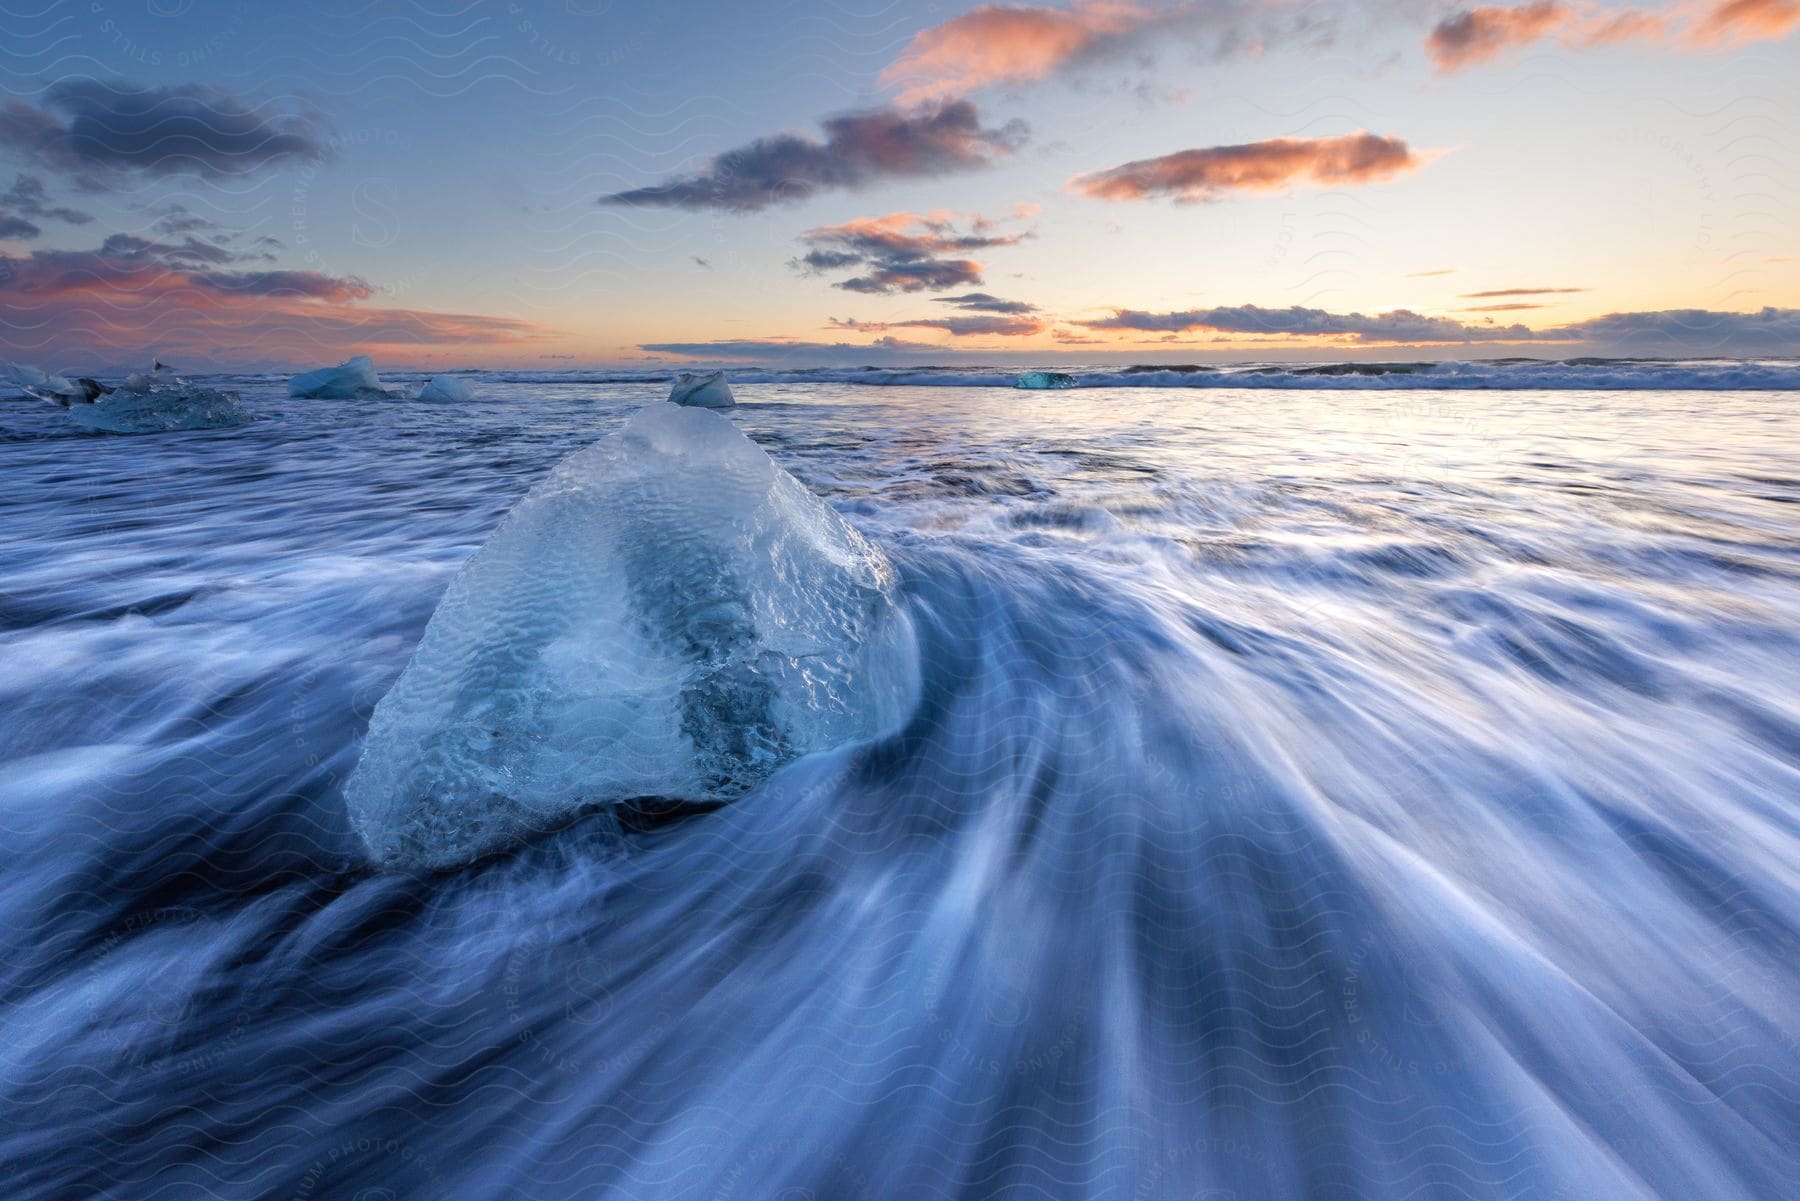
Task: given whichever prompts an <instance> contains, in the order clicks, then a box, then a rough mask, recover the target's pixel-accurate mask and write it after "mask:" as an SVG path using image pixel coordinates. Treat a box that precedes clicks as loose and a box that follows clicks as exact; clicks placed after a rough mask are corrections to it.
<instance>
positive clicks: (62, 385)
mask: <svg viewBox="0 0 1800 1201" xmlns="http://www.w3.org/2000/svg"><path fill="white" fill-rule="evenodd" d="M6 374H7V378H9V379H10V380H12V382H13V383H15V384H17V385H18V386H19V388H20V389H21V390H22V391H24V392H25V393H26V394H27V395H29V396H35V397H37V398H39V399H41V400H51V399H57V398H61V399H63V400H64V402H65V403H66V402H67V398H69V397H71V396H78V395H80V393H81V389H79V388H77V387H76V386H75V385H74V384H72V383H70V382H69V381H68V380H67V379H64V378H63V377H62V376H60V375H50V374H48V373H46V372H44V371H42V370H40V369H38V368H36V367H33V366H32V365H31V364H29V363H8V364H7V365H6Z"/></svg>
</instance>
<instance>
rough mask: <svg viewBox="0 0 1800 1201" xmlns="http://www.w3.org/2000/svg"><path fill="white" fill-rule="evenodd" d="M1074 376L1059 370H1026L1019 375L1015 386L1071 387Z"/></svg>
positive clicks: (1034, 387)
mask: <svg viewBox="0 0 1800 1201" xmlns="http://www.w3.org/2000/svg"><path fill="white" fill-rule="evenodd" d="M1074 386H1075V377H1074V376H1072V375H1065V374H1063V373H1062V372H1060V371H1027V372H1026V373H1025V374H1024V375H1021V376H1020V377H1019V380H1018V382H1017V383H1016V384H1014V385H1013V387H1015V388H1031V389H1039V388H1073V387H1074Z"/></svg>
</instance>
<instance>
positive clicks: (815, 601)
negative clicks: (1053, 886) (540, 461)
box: [345, 404, 918, 867]
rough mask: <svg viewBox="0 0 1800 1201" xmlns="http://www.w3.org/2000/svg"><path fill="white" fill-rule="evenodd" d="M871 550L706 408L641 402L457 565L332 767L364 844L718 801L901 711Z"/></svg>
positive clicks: (465, 840)
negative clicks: (352, 745) (403, 663)
mask: <svg viewBox="0 0 1800 1201" xmlns="http://www.w3.org/2000/svg"><path fill="white" fill-rule="evenodd" d="M917 681H918V663H917V650H916V646H915V641H914V635H913V632H912V623H911V620H910V618H909V617H908V616H907V612H906V609H905V608H904V606H903V605H902V604H901V602H900V600H899V598H898V595H897V581H896V578H895V574H894V571H893V568H892V567H891V566H890V565H889V563H888V561H887V559H886V558H885V557H884V556H883V555H882V553H881V552H880V551H879V550H877V549H876V548H875V547H874V546H872V545H870V544H869V543H868V542H867V541H865V540H864V539H863V538H862V536H861V535H860V534H858V533H857V532H856V531H855V530H853V529H851V528H850V527H849V526H848V525H846V524H845V523H844V521H843V519H842V518H840V517H839V516H838V515H837V514H836V513H835V512H833V511H832V510H831V509H830V508H829V507H828V506H827V505H825V503H824V502H822V501H821V500H819V498H818V497H816V496H814V495H813V494H812V493H811V492H809V491H807V490H806V488H805V486H803V485H802V484H801V483H800V482H799V481H798V480H796V479H795V478H794V477H793V476H791V475H789V474H788V473H787V472H785V471H783V470H782V469H781V468H780V467H777V466H776V465H775V463H774V462H773V460H771V459H770V458H769V456H768V455H766V454H764V453H763V452H762V450H760V449H758V447H757V446H756V444H755V443H753V442H751V441H750V440H749V439H748V438H746V437H745V436H744V435H743V434H741V433H740V432H738V430H737V428H736V427H735V426H734V425H733V424H732V423H731V422H729V421H727V420H725V419H724V418H723V417H722V416H720V415H718V414H716V413H709V412H705V411H702V410H697V409H688V408H681V407H679V406H676V405H672V404H653V405H651V406H649V407H647V408H645V409H644V410H642V411H641V412H639V413H638V414H637V415H636V416H635V417H633V418H632V419H631V421H630V422H629V423H627V424H626V426H625V428H624V429H623V430H621V431H620V432H619V433H616V434H614V435H612V436H611V437H607V438H603V439H601V440H600V441H599V442H596V443H595V444H594V445H592V446H589V447H587V448H586V449H584V450H580V451H577V452H575V453H574V454H572V455H570V456H569V457H568V458H566V459H564V460H563V461H562V462H561V463H559V464H558V465H557V466H556V467H555V468H554V469H553V470H552V471H551V472H550V474H549V475H548V476H547V477H546V478H545V479H544V480H543V481H542V482H540V483H539V484H538V485H537V486H536V487H535V488H533V489H532V491H531V492H530V493H529V494H528V495H527V496H526V497H525V498H524V499H523V500H521V501H520V502H519V503H518V504H517V505H515V506H514V508H513V510H512V512H511V513H509V514H508V515H507V517H506V519H505V520H504V521H503V522H502V523H501V525H500V527H499V528H498V529H497V530H495V532H494V533H493V535H492V536H491V537H490V538H489V539H488V541H487V544H486V545H485V546H483V547H482V548H481V550H480V551H478V552H477V553H476V554H475V556H474V557H473V558H472V559H470V560H469V562H468V564H467V565H466V566H465V567H464V568H463V570H462V572H461V573H460V574H459V575H458V576H457V577H456V579H455V580H454V581H452V582H451V584H450V588H449V590H448V591H447V592H446V593H445V594H444V599H443V601H442V602H441V603H440V604H439V605H438V608H437V612H436V613H434V614H433V615H432V618H431V622H430V624H429V625H428V626H427V627H426V629H425V635H424V638H423V639H422V640H421V641H420V643H419V646H418V649H417V651H416V652H415V653H414V654H413V657H412V662H411V663H409V664H408V665H407V667H406V670H405V671H404V672H402V673H401V676H400V678H399V680H398V681H397V682H396V683H395V684H394V687H393V689H392V690H391V691H390V692H389V693H388V694H387V696H385V697H384V698H382V701H381V703H380V704H379V705H377V706H376V708H375V713H374V717H373V719H372V720H371V721H370V723H369V733H368V738H367V740H366V741H365V743H364V746H363V753H362V758H361V761H360V762H359V763H358V764H357V766H356V769H355V771H354V772H352V773H351V776H350V779H349V781H348V782H347V783H346V785H345V801H346V805H347V807H348V809H349V813H350V818H351V821H352V823H353V824H354V826H355V828H356V830H357V831H358V833H359V834H360V835H361V836H362V838H363V840H364V842H365V843H366V844H367V845H368V848H369V851H370V853H371V854H372V856H373V857H374V858H375V859H376V860H378V861H380V862H383V863H386V864H390V865H394V866H401V867H437V866H450V865H454V864H459V863H466V862H469V861H470V860H472V859H474V858H476V857H477V856H479V855H481V854H482V853H484V852H486V851H489V850H492V849H495V848H497V847H501V846H504V845H506V844H508V843H510V842H513V841H515V840H517V839H518V838H520V837H522V836H524V835H525V834H527V833H530V832H532V831H535V830H541V829H544V828H546V827H549V826H552V825H554V824H556V823H557V822H558V821H560V820H564V819H566V818H567V817H569V816H571V815H573V814H575V813H578V812H581V811H584V810H588V809H592V808H596V807H605V806H608V805H610V804H615V803H618V802H623V801H629V800H632V799H641V798H648V797H658V798H665V799H670V800H728V799H730V798H733V797H736V796H739V795H741V794H742V793H744V792H746V791H747V790H749V789H751V788H753V787H755V786H756V784H758V783H759V782H760V781H762V780H763V779H765V778H766V777H767V776H768V775H769V774H770V773H771V772H773V771H774V770H775V769H776V768H778V767H780V766H781V765H782V764H784V763H786V762H788V761H789V760H792V759H796V758H798V757H800V756H802V755H806V754H809V753H811V752H815V751H822V750H827V749H830V748H832V747H836V746H840V745H844V744H847V743H851V742H857V741H861V740H865V739H869V738H874V737H876V736H878V735H881V734H883V733H885V732H888V731H891V730H893V729H895V728H897V727H898V726H899V724H900V723H901V722H902V721H903V720H904V719H905V717H906V715H907V714H908V712H909V711H910V709H911V706H912V703H913V700H914V697H915V695H916V690H917V687H918V682H917Z"/></svg>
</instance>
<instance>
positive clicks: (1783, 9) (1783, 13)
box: [1688, 0, 1800, 46]
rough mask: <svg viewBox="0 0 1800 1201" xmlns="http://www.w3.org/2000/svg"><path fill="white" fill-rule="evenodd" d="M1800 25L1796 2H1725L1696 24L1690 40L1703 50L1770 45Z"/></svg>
mask: <svg viewBox="0 0 1800 1201" xmlns="http://www.w3.org/2000/svg"><path fill="white" fill-rule="evenodd" d="M1796 25H1800V2H1796V0H1722V2H1721V3H1718V4H1715V5H1713V6H1712V7H1711V8H1709V9H1708V10H1707V11H1706V12H1705V14H1704V15H1702V16H1701V17H1699V18H1698V19H1697V20H1696V21H1694V23H1693V25H1692V26H1691V27H1690V29H1689V31H1688V36H1689V38H1690V40H1691V41H1693V42H1694V43H1695V44H1698V45H1702V46H1718V45H1732V44H1737V43H1742V42H1768V41H1774V40H1776V39H1777V38H1783V37H1786V36H1787V35H1788V34H1789V33H1791V32H1792V31H1793V29H1794V26H1796Z"/></svg>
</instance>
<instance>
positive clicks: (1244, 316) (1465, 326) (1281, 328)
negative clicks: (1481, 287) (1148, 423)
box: [1079, 305, 1800, 357]
mask: <svg viewBox="0 0 1800 1201" xmlns="http://www.w3.org/2000/svg"><path fill="white" fill-rule="evenodd" d="M1079 324H1081V325H1085V326H1087V327H1088V328H1090V329H1104V330H1138V331H1142V332H1145V333H1161V334H1170V335H1175V334H1182V333H1188V332H1191V331H1195V330H1206V331H1209V332H1212V333H1219V334H1256V335H1264V336H1276V337H1282V338H1288V337H1348V338H1351V339H1354V340H1355V341H1356V342H1358V343H1399V344H1409V343H1410V344H1419V343H1439V344H1449V343H1457V342H1540V343H1558V344H1580V345H1583V346H1585V347H1589V348H1591V349H1592V350H1593V351H1595V352H1606V353H1615V354H1661V355H1671V356H1691V357H1704V356H1712V355H1718V356H1742V355H1758V354H1760V355H1783V356H1786V355H1800V309H1777V308H1765V309H1761V310H1758V311H1755V312H1748V313H1731V312H1719V311H1716V310H1711V309H1664V310H1659V311H1653V312H1637V313H1609V314H1607V315H1605V316H1602V317H1593V318H1590V319H1588V320H1586V321H1576V322H1571V323H1569V324H1565V325H1559V326H1554V327H1550V328H1544V329H1532V328H1530V327H1528V326H1524V325H1497V324H1493V323H1491V322H1483V323H1481V324H1469V323H1467V322H1462V321H1457V320H1454V319H1453V318H1449V317H1431V316H1426V315H1424V314H1421V313H1414V312H1411V311H1409V310H1407V309H1396V310H1394V311H1392V312H1387V313H1377V314H1374V315H1365V314H1362V313H1330V312H1326V311H1325V310H1323V309H1308V308H1301V307H1298V306H1295V307H1293V308H1286V309H1265V308H1260V307H1258V306H1256V305H1236V306H1232V307H1225V308H1214V309H1190V310H1186V311H1177V312H1169V313H1153V312H1146V311H1143V310H1139V309H1120V310H1117V311H1116V312H1114V314H1113V315H1112V316H1111V317H1107V318H1103V319H1101V320H1099V321H1084V322H1080V323H1079Z"/></svg>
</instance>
